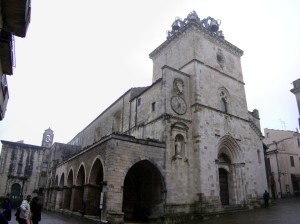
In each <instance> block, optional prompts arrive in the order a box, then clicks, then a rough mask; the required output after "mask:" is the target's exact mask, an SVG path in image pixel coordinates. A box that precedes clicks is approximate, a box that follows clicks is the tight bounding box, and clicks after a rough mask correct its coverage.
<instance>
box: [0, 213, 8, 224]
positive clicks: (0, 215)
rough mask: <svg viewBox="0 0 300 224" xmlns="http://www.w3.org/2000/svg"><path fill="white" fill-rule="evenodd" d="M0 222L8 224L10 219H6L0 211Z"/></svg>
mask: <svg viewBox="0 0 300 224" xmlns="http://www.w3.org/2000/svg"><path fill="white" fill-rule="evenodd" d="M0 224H8V221H7V220H6V218H5V216H4V215H3V213H0Z"/></svg>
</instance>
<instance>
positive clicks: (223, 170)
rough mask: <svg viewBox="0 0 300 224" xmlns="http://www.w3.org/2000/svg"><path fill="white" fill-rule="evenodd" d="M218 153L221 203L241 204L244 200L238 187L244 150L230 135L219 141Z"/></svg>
mask: <svg viewBox="0 0 300 224" xmlns="http://www.w3.org/2000/svg"><path fill="white" fill-rule="evenodd" d="M217 152H218V153H217V158H218V159H217V168H218V170H217V174H218V179H219V197H220V203H221V204H222V205H229V204H230V205H235V204H239V203H240V201H241V200H242V192H241V189H238V188H237V186H239V185H240V183H239V181H240V180H241V179H242V176H241V174H242V172H241V168H242V166H240V164H242V162H241V160H242V158H243V155H242V150H241V148H240V146H239V144H238V143H237V142H236V140H235V139H234V138H233V137H232V136H231V135H230V134H226V135H224V136H223V137H222V138H221V139H220V140H219V143H218V146H217Z"/></svg>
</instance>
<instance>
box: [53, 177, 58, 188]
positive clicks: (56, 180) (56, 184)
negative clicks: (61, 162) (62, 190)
mask: <svg viewBox="0 0 300 224" xmlns="http://www.w3.org/2000/svg"><path fill="white" fill-rule="evenodd" d="M54 187H58V175H56V176H55V180H54Z"/></svg>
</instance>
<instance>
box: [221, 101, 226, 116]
mask: <svg viewBox="0 0 300 224" xmlns="http://www.w3.org/2000/svg"><path fill="white" fill-rule="evenodd" d="M220 104H221V111H223V112H225V113H227V102H226V100H225V99H224V98H222V99H221V102H220Z"/></svg>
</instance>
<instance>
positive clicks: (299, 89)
mask: <svg viewBox="0 0 300 224" xmlns="http://www.w3.org/2000/svg"><path fill="white" fill-rule="evenodd" d="M293 85H294V88H293V89H291V92H292V93H294V95H295V96H296V101H297V105H298V114H299V117H298V125H299V128H300V79H297V80H295V81H294V82H293Z"/></svg>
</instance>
